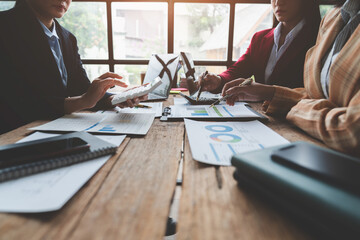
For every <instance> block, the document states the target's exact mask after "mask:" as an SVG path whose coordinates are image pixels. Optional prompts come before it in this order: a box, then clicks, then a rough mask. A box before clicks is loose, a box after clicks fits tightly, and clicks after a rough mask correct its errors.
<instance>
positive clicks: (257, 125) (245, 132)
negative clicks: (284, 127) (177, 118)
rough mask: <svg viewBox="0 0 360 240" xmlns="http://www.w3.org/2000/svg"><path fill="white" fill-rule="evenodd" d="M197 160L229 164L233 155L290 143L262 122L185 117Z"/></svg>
mask: <svg viewBox="0 0 360 240" xmlns="http://www.w3.org/2000/svg"><path fill="white" fill-rule="evenodd" d="M184 121H185V127H186V132H187V136H188V138H189V143H190V148H191V153H192V156H193V158H194V160H196V161H199V162H202V163H207V164H212V165H221V166H230V165H231V162H230V160H231V157H232V155H234V154H238V153H243V152H248V151H252V150H257V149H263V148H267V147H272V146H276V145H282V144H286V143H289V141H288V140H286V139H285V138H283V137H282V136H280V135H279V134H277V133H276V132H274V131H273V130H271V129H270V128H268V127H267V126H265V125H264V124H262V123H261V122H259V121H257V120H255V121H249V122H199V121H193V120H189V119H185V120H184Z"/></svg>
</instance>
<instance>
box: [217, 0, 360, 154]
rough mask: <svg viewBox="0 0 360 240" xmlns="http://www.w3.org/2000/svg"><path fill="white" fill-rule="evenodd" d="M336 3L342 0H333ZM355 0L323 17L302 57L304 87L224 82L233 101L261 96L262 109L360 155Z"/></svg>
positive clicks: (359, 35) (358, 12)
mask: <svg viewBox="0 0 360 240" xmlns="http://www.w3.org/2000/svg"><path fill="white" fill-rule="evenodd" d="M338 2H339V5H340V6H341V2H344V1H338ZM359 23H360V1H358V0H347V1H346V2H345V3H344V4H343V5H342V7H336V8H334V9H333V10H331V11H330V12H329V13H328V14H327V15H326V16H325V17H324V19H323V20H322V22H321V25H320V30H319V36H318V38H317V41H316V45H315V46H314V47H313V48H311V49H310V50H309V51H308V52H307V54H306V59H305V66H304V85H305V88H297V89H290V88H286V87H281V86H270V85H265V84H260V83H252V84H251V85H250V86H243V87H238V85H239V83H241V82H242V81H244V79H237V80H234V81H232V82H229V83H227V84H226V85H225V86H224V89H223V93H222V94H223V95H225V94H235V95H234V97H230V98H228V99H227V103H228V104H229V105H233V104H234V102H235V101H263V100H265V102H264V110H265V111H266V114H269V115H273V116H278V117H281V116H283V117H286V119H287V120H288V121H290V122H291V123H293V124H294V125H296V126H298V127H299V128H301V129H303V130H304V131H305V132H307V133H309V134H310V135H312V136H313V137H315V138H318V139H320V140H322V141H323V142H324V143H325V144H327V145H328V146H330V147H332V148H334V149H337V150H340V151H343V152H346V153H349V154H352V155H355V156H357V157H360V67H359V66H360V27H359Z"/></svg>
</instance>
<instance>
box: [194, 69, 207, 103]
mask: <svg viewBox="0 0 360 240" xmlns="http://www.w3.org/2000/svg"><path fill="white" fill-rule="evenodd" d="M207 74H208V71H205V73H204V75H203V77H202V78H201V79H202V80H203V79H204V77H206V75H207ZM201 91H202V84H201V85H200V88H199V92H198V94H197V97H196V101H199V97H200V94H201Z"/></svg>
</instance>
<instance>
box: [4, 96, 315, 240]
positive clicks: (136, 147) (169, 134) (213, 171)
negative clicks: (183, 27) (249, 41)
mask: <svg viewBox="0 0 360 240" xmlns="http://www.w3.org/2000/svg"><path fill="white" fill-rule="evenodd" d="M172 103H173V97H171V98H170V99H169V100H167V101H166V102H164V107H165V106H169V105H170V104H172ZM252 106H253V107H254V109H255V110H257V111H261V104H259V103H256V104H252ZM43 123H44V121H37V122H34V123H31V124H28V125H26V126H23V127H21V128H18V129H16V130H14V131H12V132H10V133H6V134H3V135H1V136H0V144H1V145H3V144H9V143H13V142H15V141H17V140H19V139H21V138H23V137H24V136H26V135H28V134H29V133H31V131H30V130H28V129H27V128H28V127H33V126H37V125H40V124H43ZM265 124H266V125H267V126H269V127H271V128H272V129H273V130H274V131H276V132H278V133H279V134H281V135H282V136H284V137H285V138H286V139H288V140H289V141H298V140H305V141H310V142H313V143H315V144H319V145H322V144H321V143H320V142H318V141H317V140H315V139H312V138H311V137H310V136H308V135H306V134H305V133H304V132H302V131H301V130H299V129H297V128H296V127H293V126H291V125H289V124H288V123H286V121H284V120H282V119H273V118H269V121H268V122H266V123H265ZM184 141H185V147H184V169H183V185H182V190H181V192H182V195H181V199H180V207H179V219H178V228H177V235H176V238H177V239H191V240H192V239H207V240H208V239H221V240H222V239H311V238H314V236H313V235H312V234H311V233H309V232H308V231H307V230H306V229H305V228H303V227H302V225H299V224H297V223H296V222H294V221H293V220H291V219H289V218H288V217H287V216H286V214H283V213H281V212H279V211H277V210H276V209H274V208H273V207H272V205H271V204H268V203H267V202H265V201H263V199H261V198H259V197H258V196H255V195H253V194H252V193H251V192H249V191H247V190H245V189H241V188H239V187H237V185H236V182H235V180H234V179H233V176H232V175H233V172H234V168H233V167H220V168H215V167H213V166H208V165H205V164H201V163H198V162H196V161H194V160H193V159H192V156H191V151H190V146H189V142H188V139H187V137H186V134H185V129H184V123H183V122H182V121H180V122H168V123H166V122H165V123H164V122H160V121H159V120H158V119H156V120H155V121H154V123H153V125H152V127H151V128H150V130H149V133H148V134H147V135H146V136H145V137H141V138H140V137H139V138H136V137H135V138H129V137H127V138H126V140H125V141H124V142H123V143H122V144H121V146H120V147H119V150H118V152H117V154H116V155H114V156H113V157H112V158H111V159H110V160H109V161H108V162H107V163H106V164H105V165H104V166H103V167H102V168H101V169H100V170H99V171H98V173H97V174H96V175H95V176H94V177H93V178H92V179H91V180H90V181H89V182H88V183H87V184H86V185H85V186H84V187H83V188H82V189H81V190H80V191H79V192H78V193H77V194H76V195H75V196H74V197H73V198H72V199H71V200H70V201H69V202H68V203H67V204H66V205H65V206H64V207H63V208H62V209H60V210H59V211H57V212H52V213H45V214H44V213H43V214H6V213H0V239H1V240H3V239H16V240H21V239H64V240H65V239H66V240H67V239H126V240H127V239H130V240H131V239H135V240H138V239H163V237H164V233H165V228H166V222H167V219H168V214H169V210H170V206H171V200H172V197H173V194H174V190H175V186H176V177H177V171H178V167H179V160H180V158H181V151H182V145H183V142H184ZM216 175H218V176H219V177H220V178H221V182H222V183H221V186H219V182H218V181H217V179H216ZM0 197H1V196H0Z"/></svg>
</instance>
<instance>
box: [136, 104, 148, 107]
mask: <svg viewBox="0 0 360 240" xmlns="http://www.w3.org/2000/svg"><path fill="white" fill-rule="evenodd" d="M135 107H136V108H151V106H148V105H143V104H138V105H136V106H135Z"/></svg>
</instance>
